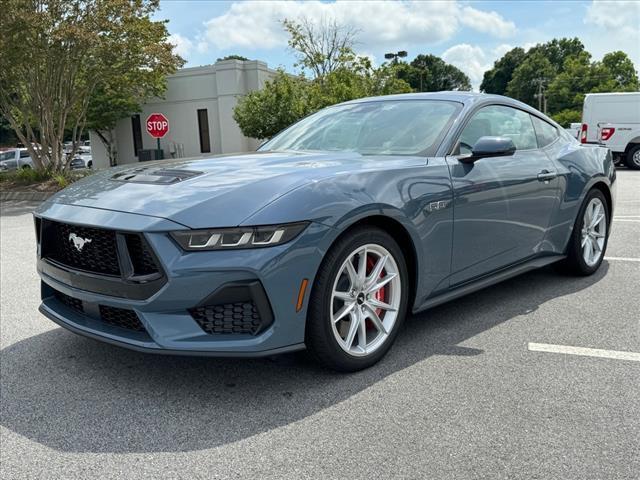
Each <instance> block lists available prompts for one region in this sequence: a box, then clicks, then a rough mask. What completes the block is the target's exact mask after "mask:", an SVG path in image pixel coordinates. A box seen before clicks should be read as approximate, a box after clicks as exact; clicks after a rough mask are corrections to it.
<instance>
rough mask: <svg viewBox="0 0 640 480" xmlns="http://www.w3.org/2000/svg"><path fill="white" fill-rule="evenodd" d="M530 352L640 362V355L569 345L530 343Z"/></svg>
mask: <svg viewBox="0 0 640 480" xmlns="http://www.w3.org/2000/svg"><path fill="white" fill-rule="evenodd" d="M529 351H531V352H546V353H563V354H565V355H580V356H583V357H600V358H612V359H614V360H630V361H632V362H640V353H636V352H622V351H619V350H602V349H599V348H584V347H570V346H568V345H550V344H548V343H529Z"/></svg>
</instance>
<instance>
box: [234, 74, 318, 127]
mask: <svg viewBox="0 0 640 480" xmlns="http://www.w3.org/2000/svg"><path fill="white" fill-rule="evenodd" d="M307 83H308V81H307V80H306V79H305V78H304V77H294V76H292V75H289V74H287V73H285V72H284V71H282V70H280V71H278V73H277V74H276V76H275V77H274V78H273V80H269V81H267V82H265V85H264V87H263V88H262V89H261V90H255V91H253V92H250V93H249V94H247V95H245V96H244V97H243V98H242V99H240V101H239V102H238V104H237V105H236V107H235V109H234V112H233V118H234V120H235V121H236V122H237V123H238V126H239V127H240V130H242V133H243V134H244V135H245V136H247V137H251V138H258V139H265V138H271V137H273V136H274V135H275V134H277V133H278V132H280V131H281V130H284V129H285V128H286V127H288V126H289V125H291V124H292V123H294V122H296V121H298V120H299V119H301V118H302V117H304V116H306V115H308V114H309V113H310V112H311V111H312V107H311V105H310V100H309V91H308V85H307Z"/></svg>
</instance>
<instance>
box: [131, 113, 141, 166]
mask: <svg viewBox="0 0 640 480" xmlns="http://www.w3.org/2000/svg"><path fill="white" fill-rule="evenodd" d="M131 133H133V154H134V155H135V156H136V157H137V156H138V152H139V151H140V150H142V127H141V126H140V115H134V116H133V117H131Z"/></svg>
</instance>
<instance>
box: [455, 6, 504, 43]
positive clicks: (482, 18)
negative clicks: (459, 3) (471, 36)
mask: <svg viewBox="0 0 640 480" xmlns="http://www.w3.org/2000/svg"><path fill="white" fill-rule="evenodd" d="M460 22H462V24H463V25H466V26H468V27H471V28H473V29H474V30H477V31H479V32H482V33H488V34H489V35H493V36H496V37H500V38H505V37H510V36H511V35H513V34H515V33H516V25H515V24H514V23H513V22H510V21H507V20H505V19H504V18H502V16H501V15H500V14H498V13H497V12H483V11H482V10H477V9H475V8H473V7H464V8H463V9H462V12H461V15H460Z"/></svg>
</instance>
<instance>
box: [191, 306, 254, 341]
mask: <svg viewBox="0 0 640 480" xmlns="http://www.w3.org/2000/svg"><path fill="white" fill-rule="evenodd" d="M189 313H191V316H192V317H193V319H194V320H195V321H196V322H198V325H200V328H202V330H204V331H205V332H207V333H210V334H224V333H248V334H250V335H255V334H256V333H258V331H259V330H260V327H261V326H262V319H261V318H260V314H259V313H258V309H257V308H256V305H255V304H254V303H253V302H236V303H225V304H222V305H205V306H202V307H196V308H193V309H191V310H190V311H189Z"/></svg>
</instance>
